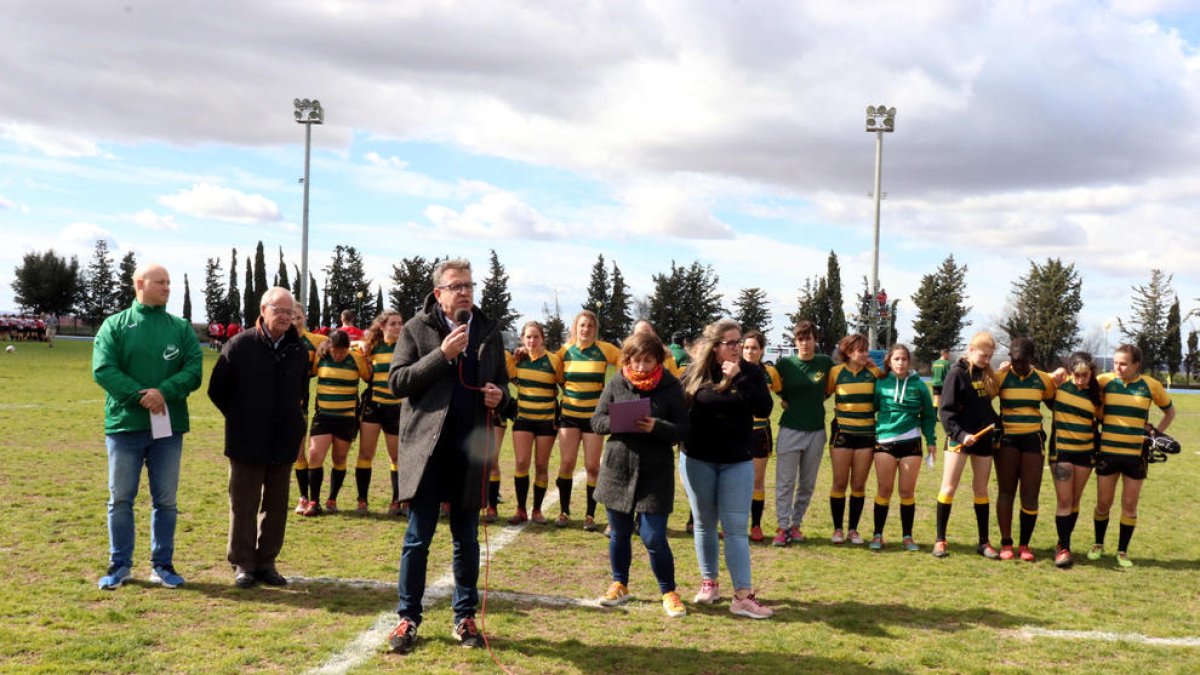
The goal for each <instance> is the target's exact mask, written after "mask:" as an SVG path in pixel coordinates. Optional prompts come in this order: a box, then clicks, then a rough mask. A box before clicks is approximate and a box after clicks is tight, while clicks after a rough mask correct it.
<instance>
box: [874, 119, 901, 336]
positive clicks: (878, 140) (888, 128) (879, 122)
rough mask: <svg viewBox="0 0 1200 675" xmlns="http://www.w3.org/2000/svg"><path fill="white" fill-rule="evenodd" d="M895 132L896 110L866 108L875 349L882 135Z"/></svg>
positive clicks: (877, 327) (877, 316)
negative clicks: (871, 136)
mask: <svg viewBox="0 0 1200 675" xmlns="http://www.w3.org/2000/svg"><path fill="white" fill-rule="evenodd" d="M895 130H896V109H895V108H889V107H887V106H886V105H883V104H882V103H880V104H879V105H877V106H875V105H869V106H867V131H868V132H874V133H875V251H874V256H873V259H872V263H871V302H869V303H867V304H868V307H869V308H870V317H869V318H868V320H867V348H868V349H874V348H875V337H876V335H877V333H878V330H879V326H878V324H879V306H878V304H877V303H876V302H875V297H876V296H878V295H879V200H880V198H881V197H882V192H880V189H881V185H880V184H881V183H882V182H883V181H882V178H883V134H884V132H888V133H891V132H893V131H895Z"/></svg>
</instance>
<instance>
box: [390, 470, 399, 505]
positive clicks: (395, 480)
mask: <svg viewBox="0 0 1200 675" xmlns="http://www.w3.org/2000/svg"><path fill="white" fill-rule="evenodd" d="M388 477H389V478H391V479H392V501H394V502H398V501H400V472H399V471H398V470H396V465H395V464H392V465H391V470H390V471H389V472H388Z"/></svg>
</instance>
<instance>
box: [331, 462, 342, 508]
mask: <svg viewBox="0 0 1200 675" xmlns="http://www.w3.org/2000/svg"><path fill="white" fill-rule="evenodd" d="M344 482H346V470H345V469H337V468H335V469H334V470H333V471H331V472H330V473H329V498H330V499H332V500H334V501H336V500H337V498H338V493H339V492H341V491H342V483H344Z"/></svg>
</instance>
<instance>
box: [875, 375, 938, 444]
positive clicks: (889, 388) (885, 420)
mask: <svg viewBox="0 0 1200 675" xmlns="http://www.w3.org/2000/svg"><path fill="white" fill-rule="evenodd" d="M875 411H876V412H875V437H876V438H878V439H879V441H880V442H884V441H887V440H888V439H892V438H896V437H897V436H900V435H902V434H905V433H908V432H910V431H912V430H913V429H917V428H918V427H919V428H920V429H921V432H922V434H923V435H924V436H925V444H926V445H937V412H936V411H935V410H934V409H933V397H932V396H930V394H929V388H928V387H926V386H925V383H924V382H922V381H921V378H920V377H919V376H918V375H917V374H916V373H915V372H914V373H909V374H908V375H907V376H906V377H905V378H904V379H903V380H901V379H898V378H897V377H896V374H895V373H890V372H889V373H888V374H887V377H885V378H883V379H882V380H876V381H875Z"/></svg>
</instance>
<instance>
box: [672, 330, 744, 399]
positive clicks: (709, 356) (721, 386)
mask: <svg viewBox="0 0 1200 675" xmlns="http://www.w3.org/2000/svg"><path fill="white" fill-rule="evenodd" d="M731 330H736V331H738V332H739V333H740V332H741V331H742V326H741V324H739V323H738V322H736V321H734V320H733V319H721V320H720V321H717V322H715V323H710V324H708V325H707V326H705V327H704V332H703V333H702V334H701V335H700V338H699V339H697V340H696V343H695V344H694V345H693V352H692V362H691V363H689V364H688V367H687V370H686V371H684V373H683V394H684V397H685V398H686V399H687V404H688V405H689V406H690V405H691V404H692V399H694V398H695V397H696V392H698V391H700V389H701V388H703V387H705V386H706V385H710V384H713V379H712V368H713V366H714V365H716V363H717V361H716V358H717V357H715V356H713V350H714V349H715V348H716V346H717V343H718V342H720V341H721V336H722V335H724V334H725V333H727V332H729V331H731ZM731 386H733V379H732V378H729V377H722V378H721V381H720V382H717V383H716V384H713V391H718V392H723V391H725V390H727V389H729V387H731Z"/></svg>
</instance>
